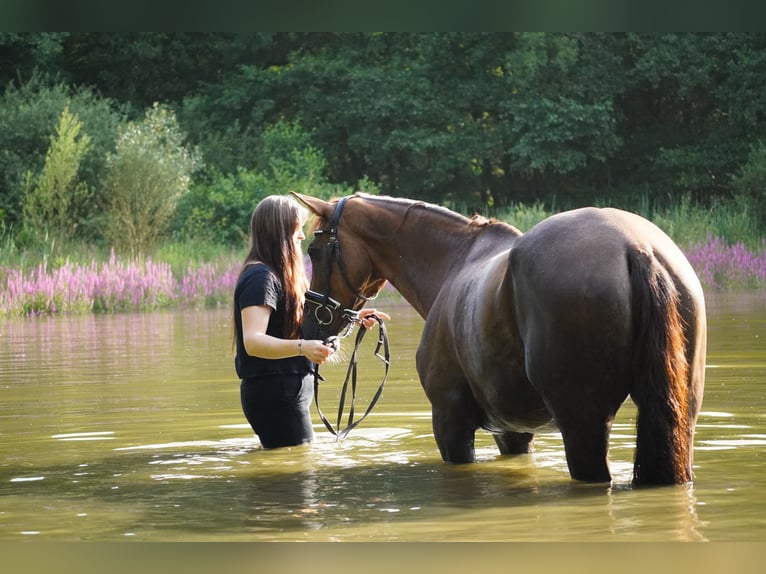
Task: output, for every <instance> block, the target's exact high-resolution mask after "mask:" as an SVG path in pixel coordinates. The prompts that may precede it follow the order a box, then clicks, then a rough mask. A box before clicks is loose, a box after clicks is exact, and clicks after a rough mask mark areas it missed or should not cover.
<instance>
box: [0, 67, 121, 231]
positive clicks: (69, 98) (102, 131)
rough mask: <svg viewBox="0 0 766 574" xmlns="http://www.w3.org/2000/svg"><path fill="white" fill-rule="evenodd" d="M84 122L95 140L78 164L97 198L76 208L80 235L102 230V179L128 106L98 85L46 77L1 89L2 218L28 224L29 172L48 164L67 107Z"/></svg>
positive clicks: (16, 224)
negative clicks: (95, 87)
mask: <svg viewBox="0 0 766 574" xmlns="http://www.w3.org/2000/svg"><path fill="white" fill-rule="evenodd" d="M67 107H68V109H69V110H70V112H71V113H72V114H73V115H75V116H77V118H78V120H79V121H81V122H82V131H83V132H85V133H87V134H88V136H89V137H90V140H91V146H90V147H89V149H88V150H87V153H86V154H85V155H84V157H82V158H81V162H80V166H79V172H78V173H79V177H80V180H81V181H83V182H84V183H85V184H86V185H87V186H88V188H89V189H90V190H91V193H92V201H89V202H80V203H78V204H76V205H74V206H72V208H73V209H74V218H75V220H76V221H77V222H78V224H79V226H78V228H77V233H78V235H79V236H84V237H88V238H92V237H95V236H97V235H98V233H99V231H98V229H97V225H96V216H97V215H98V214H99V210H100V209H101V208H102V206H103V202H102V201H101V194H102V191H103V186H102V185H101V184H100V182H101V180H102V179H103V177H104V167H105V166H104V164H105V159H106V155H107V153H108V152H110V151H113V150H114V142H115V139H116V137H117V129H118V126H119V125H120V123H122V122H123V121H124V117H125V114H124V108H122V107H121V106H120V105H119V104H118V103H116V102H114V101H112V100H107V99H104V98H101V97H99V96H97V95H96V94H94V93H93V91H91V90H89V89H86V88H82V89H72V88H69V87H68V86H66V85H64V84H61V83H57V84H54V85H48V84H47V82H46V81H45V79H44V78H42V77H40V76H35V77H33V78H32V79H31V80H30V81H29V82H26V83H24V84H23V85H21V86H18V87H17V86H13V85H12V86H9V87H8V88H7V89H6V90H5V91H4V92H3V93H2V94H1V95H0V221H4V222H5V223H6V224H7V225H8V226H9V227H15V228H17V229H18V228H21V227H22V226H23V218H24V216H23V206H22V191H23V189H24V185H25V178H26V174H27V172H29V171H31V172H33V173H39V172H41V171H42V169H43V166H44V164H45V158H46V154H47V151H48V148H49V147H50V137H51V133H52V132H53V131H54V129H55V128H56V125H57V124H58V123H59V121H60V118H61V114H62V112H63V110H64V109H65V108H67Z"/></svg>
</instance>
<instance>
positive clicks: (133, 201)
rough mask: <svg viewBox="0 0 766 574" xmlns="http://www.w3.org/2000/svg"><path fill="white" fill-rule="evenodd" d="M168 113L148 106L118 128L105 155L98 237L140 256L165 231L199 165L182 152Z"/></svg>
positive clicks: (191, 155) (173, 120) (177, 131)
mask: <svg viewBox="0 0 766 574" xmlns="http://www.w3.org/2000/svg"><path fill="white" fill-rule="evenodd" d="M183 141H184V135H183V134H182V133H181V130H180V129H179V127H178V124H177V122H176V118H175V115H174V114H173V112H172V111H171V110H169V109H167V108H165V107H163V106H161V105H159V104H154V106H152V107H151V108H150V109H149V110H147V112H146V116H145V118H144V119H143V121H141V122H139V123H132V122H131V123H129V124H128V125H127V127H125V128H124V129H122V130H121V133H120V137H119V138H118V140H117V146H116V150H115V152H114V153H113V154H109V155H108V156H107V178H106V182H105V187H106V189H107V192H108V194H109V196H108V198H107V205H106V213H105V215H106V219H105V221H104V235H105V238H106V239H107V241H109V242H110V244H111V245H112V246H114V247H115V248H116V249H118V250H120V251H130V252H131V254H133V255H135V254H138V253H146V252H147V251H148V250H149V249H150V248H152V247H153V246H154V245H155V243H156V241H157V240H158V239H159V238H160V237H162V235H163V234H164V233H165V231H166V229H167V227H168V224H169V222H170V220H171V218H172V217H173V214H174V212H175V209H176V206H177V205H178V201H179V199H180V198H181V197H182V196H183V195H184V194H185V193H187V192H188V190H189V185H190V183H191V175H192V173H193V172H194V171H195V170H197V169H198V168H199V167H200V165H201V161H200V158H199V156H198V154H197V153H196V152H195V151H192V150H190V149H188V148H187V147H186V146H185V145H184V143H183Z"/></svg>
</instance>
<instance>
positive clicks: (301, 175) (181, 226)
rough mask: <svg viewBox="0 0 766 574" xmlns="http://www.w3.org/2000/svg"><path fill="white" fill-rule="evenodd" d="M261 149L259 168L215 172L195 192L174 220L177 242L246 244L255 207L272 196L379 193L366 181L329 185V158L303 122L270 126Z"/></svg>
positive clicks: (194, 188)
mask: <svg viewBox="0 0 766 574" xmlns="http://www.w3.org/2000/svg"><path fill="white" fill-rule="evenodd" d="M257 150H258V153H257V157H258V159H257V162H256V166H255V169H253V170H247V169H244V168H239V169H237V171H236V172H235V173H232V174H223V173H220V172H218V171H216V170H209V172H208V174H207V176H206V178H205V179H204V180H202V181H200V182H198V183H196V184H194V185H193V186H192V187H191V190H190V192H189V193H188V194H187V195H185V196H184V197H183V198H182V199H181V202H180V204H179V207H178V212H177V214H176V218H175V221H174V233H175V236H176V237H177V238H183V237H186V238H194V239H198V240H204V241H208V242H215V243H221V244H224V245H242V244H244V243H245V242H246V239H247V235H248V225H249V222H250V216H251V214H252V212H253V208H254V207H255V205H256V204H257V203H258V202H259V201H260V200H261V199H263V198H264V197H266V196H267V195H274V194H276V195H284V194H286V193H288V192H289V191H297V192H299V193H305V194H309V195H313V196H315V197H321V198H323V199H329V198H330V197H331V196H333V195H343V194H346V193H353V192H354V191H366V192H368V193H377V186H375V185H374V184H373V183H372V182H370V181H369V180H367V179H366V178H362V180H360V181H359V182H358V183H357V188H356V189H349V188H346V187H341V186H336V185H332V184H330V183H328V182H327V180H326V178H325V176H324V172H325V169H326V162H325V160H324V157H323V156H322V154H321V152H320V151H319V150H318V149H317V148H316V147H314V146H313V145H312V143H311V138H310V134H308V133H307V132H305V131H304V130H303V129H302V128H301V126H300V124H299V123H297V122H293V123H286V122H277V123H276V124H274V125H273V126H269V127H268V128H267V129H266V130H264V132H263V134H262V136H261V138H260V141H259V144H258V146H257Z"/></svg>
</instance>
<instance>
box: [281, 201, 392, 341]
mask: <svg viewBox="0 0 766 574" xmlns="http://www.w3.org/2000/svg"><path fill="white" fill-rule="evenodd" d="M291 193H292V195H293V196H294V197H295V198H296V199H297V200H298V201H300V202H301V203H302V204H303V205H305V206H306V207H307V208H308V209H309V210H310V211H311V213H313V214H314V215H315V216H316V218H315V221H314V223H313V225H312V229H313V231H314V239H313V240H312V242H311V243H310V244H309V247H308V254H309V257H310V258H311V268H312V272H311V284H310V286H309V290H308V292H307V293H306V304H305V307H304V313H303V336H304V337H306V338H307V339H325V338H327V337H329V336H331V335H337V334H338V333H340V332H341V331H343V330H345V329H346V328H348V327H351V326H353V323H354V321H355V320H356V317H357V314H358V311H359V310H360V309H361V308H362V307H364V304H365V303H366V302H367V301H370V300H371V299H374V298H375V297H376V296H377V294H378V293H379V292H380V290H381V289H382V288H383V286H384V285H385V283H386V281H385V279H382V278H380V277H379V276H378V275H377V274H376V273H375V270H374V266H373V263H372V259H371V258H370V256H369V254H368V248H367V245H366V244H365V243H364V240H363V238H362V237H360V235H359V233H358V229H357V228H356V227H355V226H354V225H353V224H352V223H351V222H350V220H351V219H352V217H351V215H350V214H348V213H346V203H350V202H351V200H353V199H354V198H356V197H358V196H357V195H351V196H346V197H343V198H341V199H340V200H337V201H331V202H328V201H324V200H322V199H318V198H315V197H310V196H307V195H302V194H299V193H295V192H291ZM354 203H360V204H361V203H362V201H361V199H360V200H358V201H357V202H354ZM355 207H356V206H355ZM344 214H345V215H344Z"/></svg>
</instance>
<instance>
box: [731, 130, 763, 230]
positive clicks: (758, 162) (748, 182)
mask: <svg viewBox="0 0 766 574" xmlns="http://www.w3.org/2000/svg"><path fill="white" fill-rule="evenodd" d="M733 185H734V189H735V191H736V193H737V197H738V199H739V200H740V202H741V204H742V206H743V207H746V208H749V209H750V210H751V211H752V213H753V214H754V215H755V216H756V217H757V218H758V221H759V223H761V224H762V225H764V226H766V143H764V141H759V142H758V143H757V144H755V145H753V147H752V148H751V150H750V155H749V156H748V158H747V162H746V163H745V164H744V165H743V166H742V168H741V169H740V171H739V173H737V174H736V175H735V177H734V181H733Z"/></svg>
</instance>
